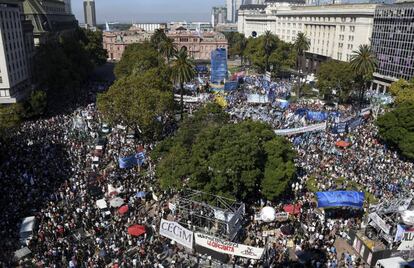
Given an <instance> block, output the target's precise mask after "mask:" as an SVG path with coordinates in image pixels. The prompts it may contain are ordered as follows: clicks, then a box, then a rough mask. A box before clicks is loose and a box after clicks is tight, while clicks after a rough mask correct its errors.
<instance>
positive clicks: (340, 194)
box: [316, 191, 365, 208]
mask: <svg viewBox="0 0 414 268" xmlns="http://www.w3.org/2000/svg"><path fill="white" fill-rule="evenodd" d="M316 196H317V199H318V207H319V208H321V207H358V208H362V206H363V204H364V199H365V194H364V192H355V191H330V192H316Z"/></svg>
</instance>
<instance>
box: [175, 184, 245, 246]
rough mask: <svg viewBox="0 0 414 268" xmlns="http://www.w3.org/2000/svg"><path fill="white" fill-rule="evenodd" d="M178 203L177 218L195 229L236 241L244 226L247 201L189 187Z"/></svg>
mask: <svg viewBox="0 0 414 268" xmlns="http://www.w3.org/2000/svg"><path fill="white" fill-rule="evenodd" d="M175 205H176V208H175V215H176V218H177V221H178V222H179V223H180V224H181V225H184V226H187V227H188V228H189V229H191V230H193V231H195V232H202V233H205V234H210V235H213V236H216V237H221V238H224V239H226V240H230V241H233V240H235V238H236V236H237V234H238V232H239V230H240V229H241V228H242V223H243V217H244V214H245V206H244V203H239V202H236V201H235V200H232V199H228V198H224V197H220V196H216V195H212V194H207V193H204V192H201V191H196V190H190V189H186V190H183V191H181V192H180V193H179V194H178V196H177V198H176V202H175Z"/></svg>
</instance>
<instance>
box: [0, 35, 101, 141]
mask: <svg viewBox="0 0 414 268" xmlns="http://www.w3.org/2000/svg"><path fill="white" fill-rule="evenodd" d="M106 57H107V56H106V50H104V49H103V47H102V32H99V31H96V32H93V31H90V30H85V29H80V28H78V29H76V30H75V31H74V32H73V33H71V34H66V35H64V36H61V37H59V38H57V39H55V38H50V39H49V40H48V41H47V42H46V43H45V44H41V45H40V46H39V47H37V48H36V50H35V56H34V60H33V66H34V69H33V70H32V71H33V75H32V80H33V81H32V82H33V84H34V85H35V88H36V89H35V90H34V91H33V92H31V94H30V96H28V98H27V99H26V100H25V101H23V102H21V103H16V104H11V105H3V106H1V107H0V129H1V131H0V132H1V133H0V134H5V133H7V132H8V130H9V129H11V128H14V127H16V126H18V124H19V123H20V122H21V121H22V120H26V119H32V118H37V117H39V116H43V115H45V114H46V113H54V112H56V110H57V109H61V108H62V107H69V106H71V105H72V104H74V103H76V101H77V99H78V98H80V97H83V96H84V94H86V91H85V90H84V89H83V88H82V85H83V83H84V82H85V80H86V79H87V78H88V76H89V75H90V73H91V72H92V70H93V68H94V67H96V66H98V65H101V64H103V63H105V62H106Z"/></svg>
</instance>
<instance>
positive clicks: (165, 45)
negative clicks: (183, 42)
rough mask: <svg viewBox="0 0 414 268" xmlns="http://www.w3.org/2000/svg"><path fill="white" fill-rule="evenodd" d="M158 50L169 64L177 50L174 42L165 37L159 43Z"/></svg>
mask: <svg viewBox="0 0 414 268" xmlns="http://www.w3.org/2000/svg"><path fill="white" fill-rule="evenodd" d="M159 48H160V53H161V54H162V55H163V56H164V57H165V58H166V59H167V63H170V59H171V58H172V57H173V56H174V54H175V53H176V50H177V49H176V45H175V44H174V40H173V39H171V38H169V37H167V38H166V39H164V40H162V41H161V43H160V45H159Z"/></svg>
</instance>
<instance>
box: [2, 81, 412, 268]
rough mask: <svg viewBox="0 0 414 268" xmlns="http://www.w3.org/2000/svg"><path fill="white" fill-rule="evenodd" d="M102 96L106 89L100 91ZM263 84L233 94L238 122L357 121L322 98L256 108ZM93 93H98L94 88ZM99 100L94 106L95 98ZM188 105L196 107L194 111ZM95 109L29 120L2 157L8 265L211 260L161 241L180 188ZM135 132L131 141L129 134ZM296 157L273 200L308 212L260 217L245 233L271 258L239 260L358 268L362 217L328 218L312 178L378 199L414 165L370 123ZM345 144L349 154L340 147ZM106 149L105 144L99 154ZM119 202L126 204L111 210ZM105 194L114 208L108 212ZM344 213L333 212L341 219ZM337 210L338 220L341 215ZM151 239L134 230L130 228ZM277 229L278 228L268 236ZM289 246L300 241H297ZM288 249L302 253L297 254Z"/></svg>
mask: <svg viewBox="0 0 414 268" xmlns="http://www.w3.org/2000/svg"><path fill="white" fill-rule="evenodd" d="M96 86H97V87H98V89H99V90H96V91H100V90H101V88H102V87H104V86H103V85H102V86H101V85H99V84H98V85H95V86H94V87H96ZM267 86H268V87H269V88H270V89H271V90H273V94H274V95H275V96H276V97H286V94H288V93H289V91H290V90H291V88H292V86H291V84H290V83H289V82H288V81H281V82H278V83H271V84H270V85H267ZM262 87H263V82H262V81H261V80H259V78H257V77H252V78H250V80H248V81H247V87H246V86H245V87H244V89H243V90H241V91H237V92H235V93H232V94H230V98H228V104H229V105H228V108H227V111H228V112H229V113H230V115H231V116H232V118H233V119H234V121H240V120H245V119H253V120H259V121H265V122H267V123H269V124H270V125H271V126H272V127H273V128H275V129H280V128H293V127H300V126H305V125H308V124H312V123H315V122H313V121H312V120H308V119H306V117H305V116H304V115H301V114H298V113H297V111H298V110H299V109H308V110H313V111H321V112H332V111H339V112H340V114H341V116H342V117H348V116H352V115H354V114H355V111H354V110H352V108H351V107H339V108H335V109H334V108H332V107H327V106H325V105H323V104H322V103H319V102H299V103H295V104H290V105H289V107H287V108H286V109H275V108H274V106H273V104H272V103H267V104H259V105H258V104H251V103H248V102H247V94H253V93H254V94H256V93H257V92H258V91H260V90H261V88H262ZM96 91H95V92H96ZM90 99H91V100H92V101H93V100H94V94H91V96H90ZM187 108H188V109H189V110H191V111H192V110H193V109H197V105H190V106H189V107H187ZM103 123H104V122H103V121H102V119H101V118H100V116H99V113H98V112H97V111H96V107H95V105H94V104H89V105H87V106H83V108H79V109H77V110H76V111H74V112H71V113H69V114H66V115H58V116H54V117H51V118H47V119H39V120H36V121H29V122H25V123H24V124H23V125H22V126H21V127H20V128H19V130H18V131H17V132H16V133H15V135H14V136H13V139H12V140H11V144H8V148H7V150H4V154H2V158H1V166H0V178H1V180H0V186H1V187H2V189H3V194H2V195H1V197H0V206H1V211H2V212H3V214H2V218H1V219H0V226H1V235H2V238H3V239H2V240H1V241H0V247H1V248H2V249H3V250H2V251H1V253H0V266H4V267H12V266H14V265H15V264H16V263H18V264H21V265H22V266H24V265H36V266H38V267H104V266H105V265H109V264H112V265H113V267H192V266H197V265H198V266H203V265H207V263H208V264H210V263H211V262H212V260H211V259H210V258H208V257H207V256H202V255H197V254H195V253H193V252H189V251H188V250H184V249H183V247H181V246H179V245H177V244H176V243H173V242H171V240H169V239H167V238H164V237H162V236H160V235H159V234H158V226H159V223H160V221H161V219H162V218H165V219H169V218H171V217H172V215H171V210H170V209H169V208H168V202H169V200H170V198H171V197H172V193H170V192H164V191H161V190H160V189H159V188H158V186H157V185H158V184H157V183H156V181H155V177H154V174H155V172H154V169H155V168H156V163H154V162H153V161H152V160H151V158H150V157H149V152H150V151H151V149H152V148H153V147H154V146H155V144H151V143H149V144H148V143H147V144H142V143H140V142H139V139H136V137H134V136H136V135H135V134H131V132H130V130H129V129H128V128H126V127H123V126H121V125H118V126H111V127H112V128H110V129H109V128H108V127H106V126H105V128H106V129H104V125H103ZM131 135H132V137H131ZM290 139H291V141H292V142H293V143H294V144H295V149H296V151H297V152H298V156H297V159H296V166H297V167H298V168H299V171H298V179H297V181H296V182H295V183H294V184H293V185H292V196H291V197H290V198H289V200H283V201H280V202H279V203H273V204H271V203H269V205H272V206H273V207H275V208H277V211H278V212H282V211H283V210H284V209H283V205H284V204H286V203H287V202H288V203H292V204H297V205H299V206H300V211H298V212H297V213H293V215H291V216H290V217H289V220H287V221H286V222H284V223H276V222H274V223H263V222H261V221H257V220H255V219H253V216H252V219H251V220H249V221H247V224H246V226H245V232H244V233H245V240H244V241H243V242H244V243H246V244H249V245H251V246H257V247H264V248H266V254H265V255H266V256H265V258H264V259H263V260H261V261H255V260H250V259H245V258H238V257H237V258H236V257H233V258H231V260H230V263H231V264H234V265H239V266H241V267H255V266H259V265H263V264H264V263H268V264H269V265H273V266H275V267H277V266H278V265H281V264H287V263H288V262H290V261H292V259H295V258H296V259H298V260H297V261H298V262H300V263H302V264H303V263H307V264H308V265H310V266H311V267H328V268H336V267H359V266H360V265H362V261H361V260H360V259H358V258H357V257H356V256H355V255H352V254H351V253H348V252H346V253H342V254H341V255H340V254H338V252H337V249H336V247H335V241H336V239H337V238H346V236H347V232H348V231H349V229H350V228H359V227H360V224H361V215H360V214H361V213H360V211H357V210H344V211H340V213H338V212H336V215H327V214H326V213H323V212H321V211H319V210H318V209H317V208H316V205H315V202H314V200H315V197H314V194H313V193H312V192H310V191H308V189H307V182H308V181H309V180H310V179H312V180H314V181H315V187H316V188H317V189H320V190H335V189H348V188H349V187H351V186H352V187H355V185H359V187H360V189H361V190H364V191H366V192H368V193H370V194H372V196H373V197H374V198H376V199H378V200H380V199H381V198H388V197H393V196H396V195H399V194H404V193H405V192H404V191H406V190H409V191H412V188H413V187H412V186H413V184H412V181H411V178H412V177H413V174H414V172H413V164H412V163H411V162H406V161H403V160H401V159H400V158H399V156H398V155H397V154H396V153H395V152H394V151H392V150H388V149H387V147H386V146H385V145H383V144H381V143H380V142H379V141H378V138H377V130H376V128H375V126H374V125H373V123H372V120H371V119H369V118H368V119H367V120H366V122H365V123H364V124H362V125H360V126H359V127H358V128H357V129H356V130H354V131H353V132H352V133H349V134H345V133H344V134H334V133H332V132H330V131H323V132H310V133H305V134H301V135H296V136H292V137H290ZM339 140H346V141H347V142H348V143H349V144H350V147H349V148H338V147H337V146H336V142H337V141H339ZM97 145H99V146H102V147H100V148H99V149H97ZM137 151H145V152H147V153H146V159H145V164H143V165H142V166H136V167H134V168H131V169H121V168H120V167H119V165H118V161H119V157H125V156H128V155H130V154H134V153H136V152H137ZM115 197H118V198H121V199H122V203H123V204H122V206H123V207H124V208H125V206H127V209H126V211H125V210H124V211H123V212H121V210H120V205H112V203H111V200H113V199H114V198H115ZM102 199H104V201H105V203H106V204H107V205H108V208H107V209H104V208H98V207H97V201H98V200H102ZM333 214H335V213H333ZM338 214H339V215H338ZM28 216H35V217H36V221H37V222H38V226H37V228H36V233H35V234H34V235H33V237H32V238H31V239H30V241H29V242H28V245H27V246H28V248H29V249H30V251H31V252H32V253H31V254H29V255H28V256H26V257H23V258H22V259H21V260H18V261H17V262H16V260H14V259H13V256H14V251H15V250H16V249H18V248H20V247H22V246H24V245H23V244H22V243H21V241H19V228H18V227H19V223H20V222H21V220H22V218H24V217H28ZM135 224H138V225H141V226H144V227H145V233H144V234H142V235H139V236H134V235H131V234H129V233H128V227H130V226H132V225H135ZM268 230H273V231H274V230H279V231H277V232H276V233H273V234H272V235H267V236H264V235H263V234H264V232H266V231H268ZM289 243H293V244H291V245H288V244H289ZM289 248H291V249H292V250H291V251H290V250H289Z"/></svg>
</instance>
